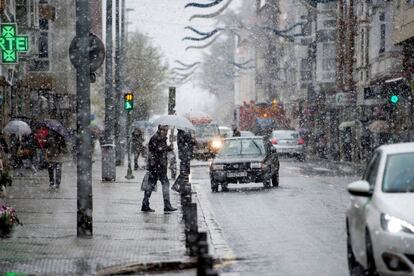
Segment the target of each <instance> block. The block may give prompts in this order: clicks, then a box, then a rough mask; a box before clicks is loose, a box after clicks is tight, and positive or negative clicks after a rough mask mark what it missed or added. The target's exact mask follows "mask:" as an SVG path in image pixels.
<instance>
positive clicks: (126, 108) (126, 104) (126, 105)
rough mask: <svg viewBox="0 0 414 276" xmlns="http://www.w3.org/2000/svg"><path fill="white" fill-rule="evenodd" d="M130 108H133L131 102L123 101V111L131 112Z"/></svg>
mask: <svg viewBox="0 0 414 276" xmlns="http://www.w3.org/2000/svg"><path fill="white" fill-rule="evenodd" d="M132 108H133V106H132V102H130V101H125V110H132Z"/></svg>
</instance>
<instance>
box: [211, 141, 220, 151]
mask: <svg viewBox="0 0 414 276" xmlns="http://www.w3.org/2000/svg"><path fill="white" fill-rule="evenodd" d="M211 146H212V147H213V148H214V149H220V148H221V147H222V146H223V142H222V141H221V140H213V142H211Z"/></svg>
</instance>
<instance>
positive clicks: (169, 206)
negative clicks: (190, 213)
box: [164, 201, 177, 212]
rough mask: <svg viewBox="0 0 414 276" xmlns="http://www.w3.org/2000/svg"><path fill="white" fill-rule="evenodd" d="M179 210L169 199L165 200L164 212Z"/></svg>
mask: <svg viewBox="0 0 414 276" xmlns="http://www.w3.org/2000/svg"><path fill="white" fill-rule="evenodd" d="M174 211H177V208H174V207H172V206H171V203H170V202H169V201H164V212H174Z"/></svg>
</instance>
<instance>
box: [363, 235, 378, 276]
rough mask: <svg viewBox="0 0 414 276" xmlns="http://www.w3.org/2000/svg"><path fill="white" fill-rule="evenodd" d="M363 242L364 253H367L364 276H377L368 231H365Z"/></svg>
mask: <svg viewBox="0 0 414 276" xmlns="http://www.w3.org/2000/svg"><path fill="white" fill-rule="evenodd" d="M365 242H366V251H367V253H366V254H367V267H366V275H368V276H377V275H378V273H377V267H376V265H375V258H374V250H373V248H372V240H371V235H370V234H369V231H368V229H366V230H365Z"/></svg>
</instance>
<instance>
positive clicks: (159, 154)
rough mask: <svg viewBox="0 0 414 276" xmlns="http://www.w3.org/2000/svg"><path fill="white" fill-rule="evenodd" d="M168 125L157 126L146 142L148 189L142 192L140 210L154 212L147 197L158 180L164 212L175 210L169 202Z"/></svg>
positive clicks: (170, 149) (170, 147) (169, 149)
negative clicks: (142, 197) (160, 185)
mask: <svg viewBox="0 0 414 276" xmlns="http://www.w3.org/2000/svg"><path fill="white" fill-rule="evenodd" d="M167 133H168V126H161V125H159V126H158V130H157V132H156V133H155V134H154V135H153V136H152V137H151V139H150V141H149V144H148V151H149V153H148V174H149V176H148V185H147V186H149V189H146V190H145V192H144V199H143V201H142V208H141V211H143V212H154V210H153V209H151V208H150V202H149V199H150V197H151V193H152V191H153V189H154V187H155V185H156V184H157V181H158V180H159V181H160V182H161V184H162V194H163V198H164V212H171V211H176V210H177V209H176V208H174V207H172V206H171V203H170V182H169V180H168V177H167V166H168V159H167V154H168V152H170V151H172V150H173V148H172V146H171V145H167Z"/></svg>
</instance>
